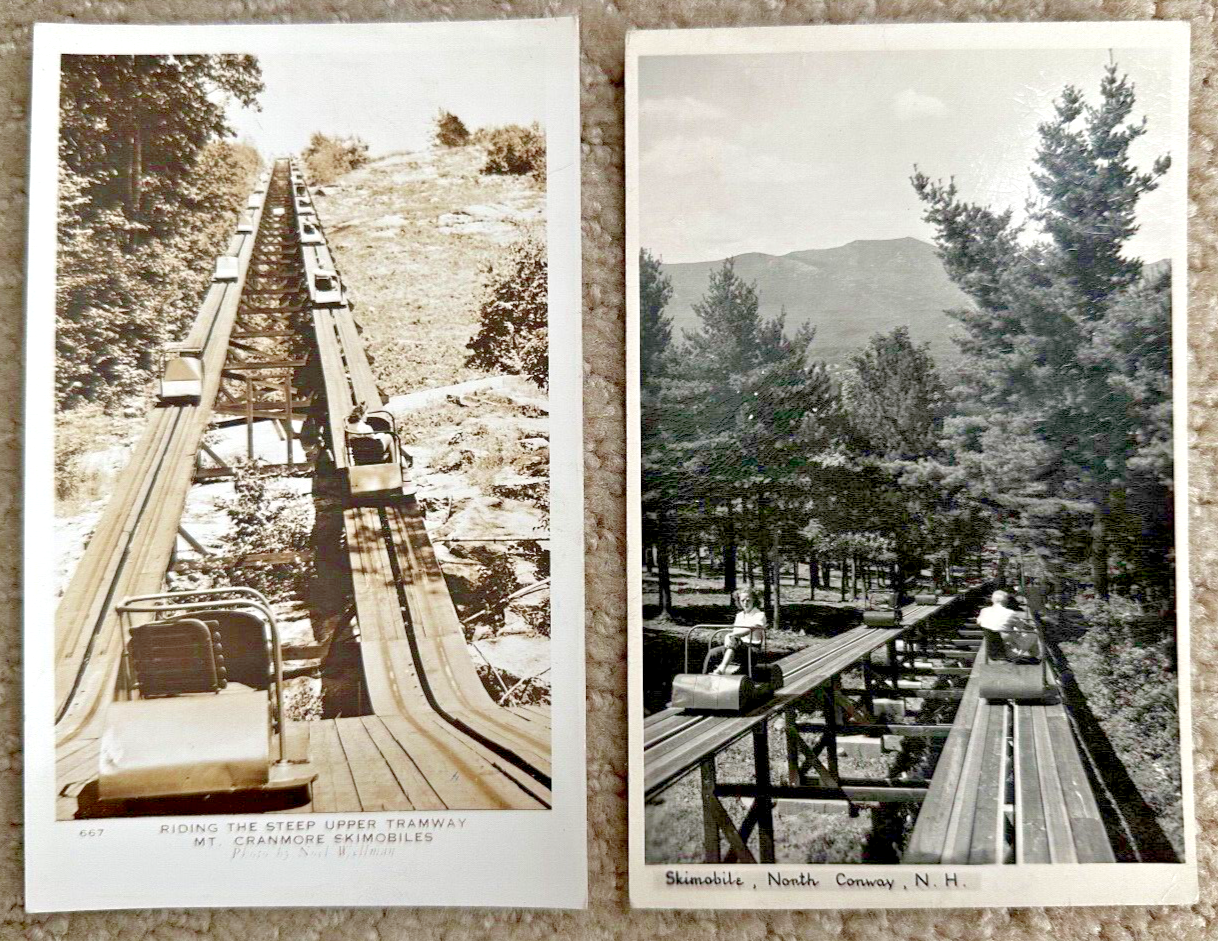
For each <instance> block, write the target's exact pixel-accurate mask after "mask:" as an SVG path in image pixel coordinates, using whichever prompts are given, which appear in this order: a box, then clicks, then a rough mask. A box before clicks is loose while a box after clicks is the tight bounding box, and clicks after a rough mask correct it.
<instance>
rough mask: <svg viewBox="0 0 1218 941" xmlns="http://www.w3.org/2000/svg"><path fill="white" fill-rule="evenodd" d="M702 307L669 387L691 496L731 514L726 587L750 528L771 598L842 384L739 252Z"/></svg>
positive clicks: (665, 396)
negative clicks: (778, 309) (765, 305)
mask: <svg viewBox="0 0 1218 941" xmlns="http://www.w3.org/2000/svg"><path fill="white" fill-rule="evenodd" d="M694 310H695V312H696V313H697V314H698V318H699V325H698V328H697V329H696V330H695V331H694V332H693V333H688V332H687V333H686V336H685V342H684V344H683V345H682V346H681V348H680V350H679V351H678V353H677V354H675V355H674V356H673V357H672V363H671V365H670V367H669V374H670V379H669V380H668V381H667V382H665V383H664V385H663V388H662V392H661V403H662V407H663V410H664V415H665V420H666V422H667V423H668V427H667V428H666V431H667V433H668V434H669V436H670V438H671V451H672V455H673V463H674V465H675V467H674V471H673V473H674V476H675V479H676V480H677V482H678V486H679V487H680V493H681V497H682V500H683V501H684V502H685V503H687V504H689V503H693V504H694V505H697V506H700V507H701V506H705V507H709V508H712V512H713V513H714V514H715V515H716V516H717V517H718V518H720V519H721V520H722V523H723V531H724V551H723V556H724V561H725V571H724V576H725V588H727V590H731V588H733V587H734V581H735V579H734V572H735V562H734V559H735V552H736V547H737V544H738V542H740V541H741V539H742V538H743V539H744V540H745V541H747V542H748V543H749V544H751V546H752V547H753V549H754V550H755V554H756V555H757V556H758V557H760V558H764V559H768V560H769V561H768V562H767V563H766V564H765V565H764V566H763V584H764V586H765V588H766V602H767V604H768V602H769V600H770V596H769V595H770V593H769V589H770V588H771V587H772V584H773V576H774V573H775V572H776V571H777V569H778V565H779V561H780V551H781V546H782V544H784V543H785V542H789V541H790V540H793V539H794V538H795V536H796V534H797V533H798V531H799V529H800V527H801V526H802V523H801V520H802V519H803V516H804V515H805V513H806V509H807V505H808V503H809V500H810V496H809V494H810V493H811V492H813V491H814V490H815V482H816V481H818V480H819V479H820V474H819V469H820V468H819V461H820V456H821V454H822V452H823V451H824V450H825V449H827V448H828V446H829V444H830V442H831V441H832V440H833V438H834V436H835V435H836V434H837V432H838V390H837V387H836V384H835V383H834V382H833V380H832V379H831V378H830V376H829V374H828V372H827V371H826V369H825V368H824V366H823V365H822V364H820V363H815V362H812V361H811V360H810V359H809V355H808V350H809V347H810V345H811V343H812V340H813V336H814V331H812V330H811V329H802V330H800V331H797V333H796V335H795V336H794V337H793V338H791V339H788V338H787V337H785V336H784V333H783V319H782V318H781V317H779V318H777V319H774V320H763V319H762V318H761V316H760V313H759V303H758V298H757V292H756V288H755V287H754V286H753V285H751V284H748V283H746V282H745V281H744V280H743V279H741V278H740V276H739V275H737V274H736V271H735V265H734V263H733V262H732V260H731V259H729V260H727V261H725V262H724V264H723V266H722V267H720V268H719V269H717V270H716V271H714V272H712V274H711V276H710V279H709V281H708V285H707V291H706V294H705V295H704V296H703V298H702V299H701V301H699V302H698V303H697V304H695V305H694ZM775 613H777V612H776V611H775Z"/></svg>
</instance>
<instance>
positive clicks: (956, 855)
mask: <svg viewBox="0 0 1218 941" xmlns="http://www.w3.org/2000/svg"><path fill="white" fill-rule="evenodd" d="M985 662H986V652H985V648H984V646H983V647H982V648H981V649H980V650H979V651H978V653H977V657H976V660H975V664H976V667H981V666H983V665H984V664H985ZM979 675H980V671H979V670H976V669H975V670H974V673H973V675H972V677H971V678H970V680H969V682H968V684H967V686H966V687H965V690H964V697H963V699H962V700H961V701H960V708H959V710H958V711H957V713H956V719H955V722H954V723H953V726H952V731H951V734H950V735H949V736H948V739H947V742H946V744H945V745H944V747H943V752H942V754H941V755H940V756H939V761H938V764H937V765H936V767H935V772H934V775H933V777H932V779H931V784H930V789H929V792H928V793H927V795H926V800H925V802H924V803H923V804H922V809H921V811H920V812H919V814H918V819H917V821H916V823H915V825H914V830H913V833H912V835H911V836H910V839H909V844H908V846H907V848H906V851H905V855H904V858H903V860H902V861H903V862H906V863H922V864H926V863H945V864H951V863H956V864H960V863H976V864H996V863H1111V862H1114V861H1115V856H1114V854H1113V851H1112V844H1111V842H1110V840H1109V838H1108V835H1107V832H1106V829H1105V827H1104V823H1103V820H1102V818H1101V816H1100V810H1099V806H1098V805H1097V803H1096V800H1095V795H1094V793H1093V792H1092V789H1091V785H1090V783H1089V782H1088V779H1087V772H1086V769H1085V768H1084V766H1083V762H1082V759H1081V757H1080V755H1079V750H1078V745H1077V743H1076V742H1075V740H1074V735H1073V732H1072V730H1071V728H1070V720H1069V718H1068V716H1067V715H1066V709H1065V706H1064V705H1061V704H1060V703H1059V704H1054V705H1036V704H1031V703H1005V702H987V701H985V700H983V699H981V697H980V696H979V694H978V686H979V683H978V677H979Z"/></svg>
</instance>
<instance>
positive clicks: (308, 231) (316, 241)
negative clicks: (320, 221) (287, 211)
mask: <svg viewBox="0 0 1218 941" xmlns="http://www.w3.org/2000/svg"><path fill="white" fill-rule="evenodd" d="M299 229H300V244H301V245H320V244H321V243H322V238H321V229H319V228H317V221H316V220H315V219H313V218H312V217H311V216H310V217H306V218H303V219H301V220H300V226H299Z"/></svg>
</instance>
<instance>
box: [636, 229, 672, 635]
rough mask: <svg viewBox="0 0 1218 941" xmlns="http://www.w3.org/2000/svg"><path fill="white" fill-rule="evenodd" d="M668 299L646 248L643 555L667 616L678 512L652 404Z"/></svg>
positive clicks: (667, 287) (664, 346)
mask: <svg viewBox="0 0 1218 941" xmlns="http://www.w3.org/2000/svg"><path fill="white" fill-rule="evenodd" d="M671 298H672V279H671V278H669V277H668V275H666V274H664V272H663V269H662V268H661V264H660V260H659V259H658V258H656V257H655V256H654V255H652V254H651V252H649V251H647V249H643V250H642V251H641V252H640V253H639V363H640V370H639V371H640V386H641V388H640V390H639V391H640V418H641V445H642V472H643V479H642V509H643V521H642V522H643V547H644V552H654V553H655V563H656V568H657V570H658V571H657V576H658V580H659V584H658V594H659V604H660V611H661V613H662V614H663V615H665V616H670V615H671V614H672V580H671V576H670V572H669V561H670V559H669V556H670V552H671V547H672V544H673V542H674V541H675V539H676V535H677V532H676V529H677V527H676V514H677V512H678V501H677V499H676V495H677V485H678V479H679V478H678V476H677V474H676V473H675V468H674V461H673V455H672V453H671V452H670V449H669V442H668V440H667V438H666V436H665V434H664V430H663V427H664V411H663V408H662V407H661V406H660V403H659V401H658V398H659V390H660V386H661V384H662V383H663V381H664V379H665V376H666V373H667V366H668V357H669V352H670V350H669V347H670V345H671V343H672V323H671V321H670V320H669V318H668V317H667V316H666V315H665V313H664V308H665V307H666V306H667V305H668V301H669V300H670V299H671Z"/></svg>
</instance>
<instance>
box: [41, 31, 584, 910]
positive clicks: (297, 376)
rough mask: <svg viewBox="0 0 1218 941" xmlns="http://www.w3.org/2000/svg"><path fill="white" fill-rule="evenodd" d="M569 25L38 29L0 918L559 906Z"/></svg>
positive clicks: (574, 333)
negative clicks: (18, 638) (10, 782)
mask: <svg viewBox="0 0 1218 941" xmlns="http://www.w3.org/2000/svg"><path fill="white" fill-rule="evenodd" d="M577 43H578V29H577V23H576V21H575V20H573V19H554V20H545V21H543V20H529V21H515V22H511V21H503V22H496V23H475V22H468V23H425V24H383V25H377V26H351V25H333V26H330V25H327V26H271V27H236V26H234V27H227V26H224V27H105V26H103V27H83V26H74V25H71V26H64V25H53V26H39V27H38V28H37V29H36V31H35V47H34V48H35V60H34V95H33V106H32V123H33V130H32V149H31V156H32V159H31V167H32V172H31V186H30V231H29V278H28V312H27V353H28V364H27V370H28V372H27V375H28V387H27V393H28V395H27V403H26V428H27V440H26V444H27V447H26V463H25V468H26V477H25V480H26V492H25V520H26V529H25V534H26V535H25V560H26V567H25V572H26V576H25V670H26V673H25V677H26V685H25V689H26V724H25V758H26V767H25V774H26V791H25V807H26V838H25V856H26V867H27V892H26V907H27V908H28V909H30V910H32V911H54V910H69V909H89V908H150V907H156V908H160V907H180V906H201V905H203V906H285V905H308V906H316V905H377V906H386V905H447V906H454V905H460V906H467V905H477V906H535V907H581V906H582V905H583V904H584V901H585V894H586V880H587V876H586V873H587V869H586V851H585V839H584V831H585V781H584V727H583V715H584V711H583V703H584V681H583V675H584V674H583V663H584V654H583V609H584V605H583V566H582V557H583V523H582V520H583V508H582V476H581V461H580V455H581V451H582V449H581V444H580V442H581V430H580V429H581V412H580V383H581V374H580V361H581V356H580V314H579V311H580V256H579V244H580V241H579V121H578V53H577Z"/></svg>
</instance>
